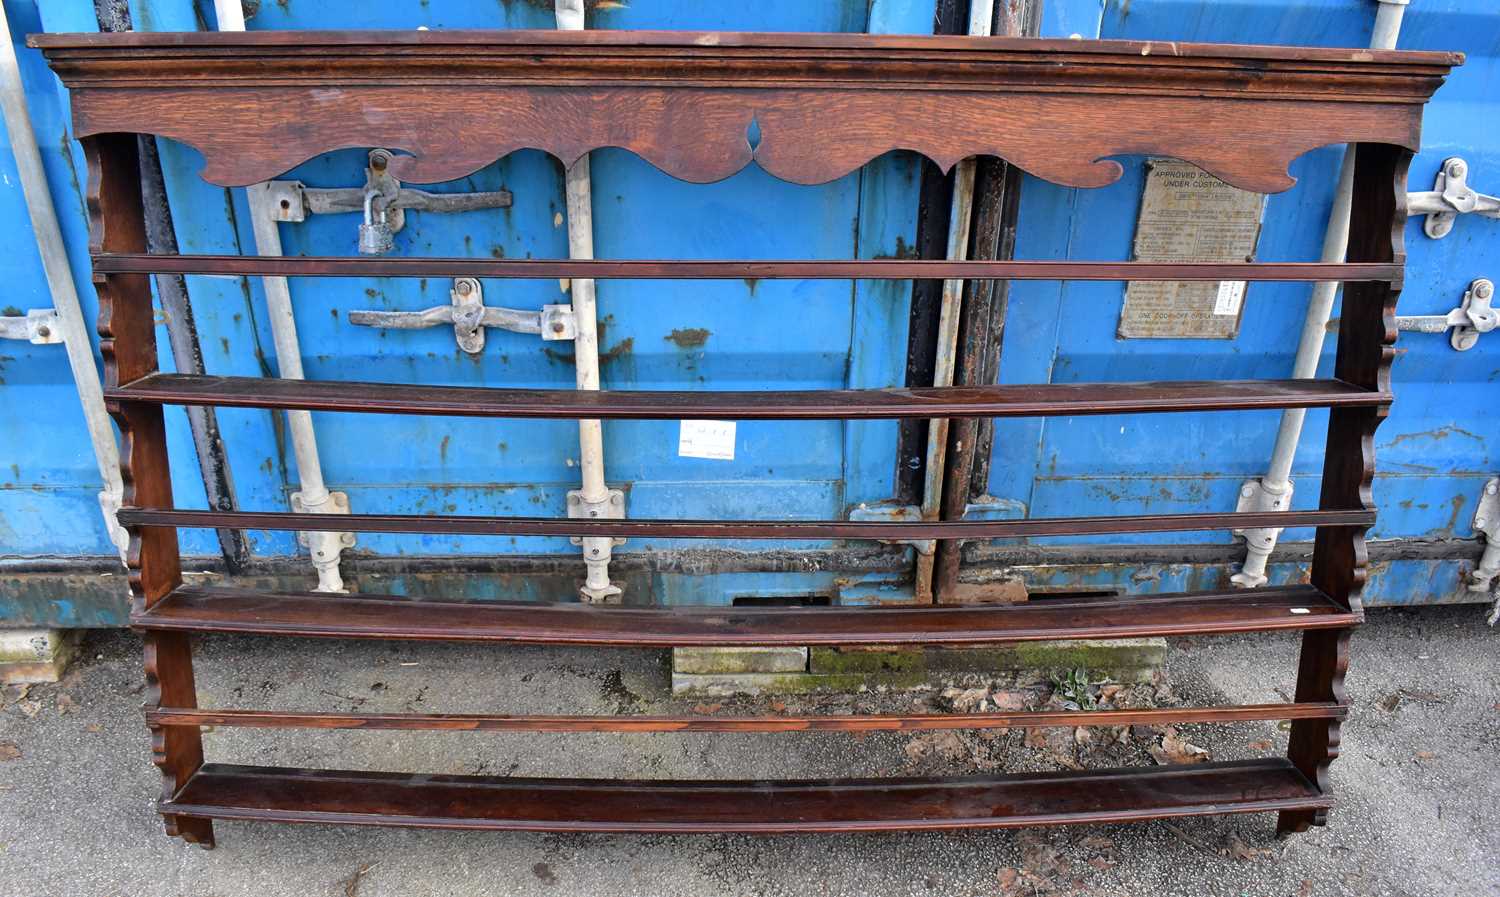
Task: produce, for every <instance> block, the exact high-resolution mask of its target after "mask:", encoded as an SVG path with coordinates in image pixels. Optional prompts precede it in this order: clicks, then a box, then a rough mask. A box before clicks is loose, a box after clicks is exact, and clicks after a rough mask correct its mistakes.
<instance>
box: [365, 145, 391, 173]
mask: <svg viewBox="0 0 1500 897" xmlns="http://www.w3.org/2000/svg"><path fill="white" fill-rule="evenodd" d="M390 161H391V154H390V153H388V152H386V151H385V150H371V151H370V168H371V169H372V170H374V171H385V167H386V166H387V165H389V164H390Z"/></svg>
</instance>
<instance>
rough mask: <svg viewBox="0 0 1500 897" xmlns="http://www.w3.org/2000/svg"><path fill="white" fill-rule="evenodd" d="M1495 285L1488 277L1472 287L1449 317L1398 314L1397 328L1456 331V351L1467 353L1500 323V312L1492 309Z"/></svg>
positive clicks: (1422, 331) (1454, 333)
mask: <svg viewBox="0 0 1500 897" xmlns="http://www.w3.org/2000/svg"><path fill="white" fill-rule="evenodd" d="M1494 296H1495V285H1494V283H1492V282H1491V281H1490V280H1488V279H1487V278H1483V277H1481V278H1479V279H1478V280H1476V281H1474V282H1473V283H1471V284H1469V289H1468V290H1467V291H1465V292H1464V298H1463V301H1462V302H1460V303H1459V306H1458V308H1455V309H1454V310H1452V311H1450V312H1448V313H1447V314H1446V315H1397V316H1396V329H1397V330H1410V331H1415V332H1417V333H1442V332H1443V331H1445V330H1447V329H1448V328H1450V327H1451V328H1453V334H1452V335H1451V336H1450V337H1449V342H1450V343H1451V344H1452V345H1453V348H1454V349H1457V350H1458V351H1460V352H1466V351H1468V350H1469V349H1472V348H1474V344H1475V343H1477V342H1479V334H1481V333H1489V332H1490V331H1491V330H1494V329H1495V325H1496V324H1497V323H1500V313H1497V312H1496V311H1495V309H1494V308H1492V307H1491V306H1490V301H1491V300H1492V299H1493V298H1494Z"/></svg>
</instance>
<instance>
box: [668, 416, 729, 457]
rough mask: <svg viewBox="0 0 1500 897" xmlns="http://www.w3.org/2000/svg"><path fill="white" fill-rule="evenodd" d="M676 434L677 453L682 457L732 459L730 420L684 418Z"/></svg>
mask: <svg viewBox="0 0 1500 897" xmlns="http://www.w3.org/2000/svg"><path fill="white" fill-rule="evenodd" d="M681 424H682V429H681V431H680V432H679V433H678V436H677V454H678V456H679V457H682V458H708V459H710V460H712V461H733V460H734V425H735V422H734V421H732V420H685V421H682V422H681Z"/></svg>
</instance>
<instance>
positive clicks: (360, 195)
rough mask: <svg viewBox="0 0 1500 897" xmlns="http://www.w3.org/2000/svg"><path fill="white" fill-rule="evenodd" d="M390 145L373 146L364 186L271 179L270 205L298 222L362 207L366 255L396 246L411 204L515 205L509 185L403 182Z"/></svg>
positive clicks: (429, 207) (419, 207)
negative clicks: (441, 189)
mask: <svg viewBox="0 0 1500 897" xmlns="http://www.w3.org/2000/svg"><path fill="white" fill-rule="evenodd" d="M390 161H391V152H390V150H383V149H376V150H371V151H370V164H369V167H367V168H366V169H365V185H364V186H363V187H335V188H324V187H308V186H305V185H303V183H302V182H301V181H269V182H267V185H266V188H265V189H266V191H267V192H268V193H269V194H270V202H269V203H268V206H269V207H270V209H271V211H272V213H273V214H274V216H275V219H276V220H277V221H284V222H289V223H297V222H301V221H306V220H307V216H308V215H326V214H335V213H340V212H362V213H364V220H363V221H362V222H361V223H360V225H359V252H360V254H361V255H384V254H385V253H387V252H390V251H391V249H392V248H394V246H395V235H396V234H398V233H400V232H401V229H402V228H404V227H405V226H406V210H407V209H412V210H414V211H418V212H470V211H474V210H477V209H505V208H509V207H510V205H511V202H512V200H513V197H512V195H511V193H510V191H509V190H495V191H489V192H476V193H429V192H427V191H426V190H413V189H412V188H410V187H403V186H401V182H400V181H398V180H396V179H395V178H394V177H392V176H391V175H390V173H389V172H388V171H387V167H388V166H389V165H390Z"/></svg>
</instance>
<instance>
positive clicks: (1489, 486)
mask: <svg viewBox="0 0 1500 897" xmlns="http://www.w3.org/2000/svg"><path fill="white" fill-rule="evenodd" d="M1497 492H1500V484H1497V483H1486V484H1485V486H1484V494H1485V495H1494V494H1495V493H1497Z"/></svg>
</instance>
